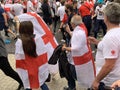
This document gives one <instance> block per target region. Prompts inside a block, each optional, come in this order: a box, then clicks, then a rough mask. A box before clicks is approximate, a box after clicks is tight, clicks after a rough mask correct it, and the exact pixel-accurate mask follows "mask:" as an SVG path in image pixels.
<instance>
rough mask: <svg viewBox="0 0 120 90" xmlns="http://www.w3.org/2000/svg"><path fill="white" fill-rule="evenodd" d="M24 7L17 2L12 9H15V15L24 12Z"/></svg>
mask: <svg viewBox="0 0 120 90" xmlns="http://www.w3.org/2000/svg"><path fill="white" fill-rule="evenodd" d="M23 9H24V6H23V5H22V4H19V3H15V4H13V6H12V10H13V11H14V14H15V16H18V15H21V14H23Z"/></svg>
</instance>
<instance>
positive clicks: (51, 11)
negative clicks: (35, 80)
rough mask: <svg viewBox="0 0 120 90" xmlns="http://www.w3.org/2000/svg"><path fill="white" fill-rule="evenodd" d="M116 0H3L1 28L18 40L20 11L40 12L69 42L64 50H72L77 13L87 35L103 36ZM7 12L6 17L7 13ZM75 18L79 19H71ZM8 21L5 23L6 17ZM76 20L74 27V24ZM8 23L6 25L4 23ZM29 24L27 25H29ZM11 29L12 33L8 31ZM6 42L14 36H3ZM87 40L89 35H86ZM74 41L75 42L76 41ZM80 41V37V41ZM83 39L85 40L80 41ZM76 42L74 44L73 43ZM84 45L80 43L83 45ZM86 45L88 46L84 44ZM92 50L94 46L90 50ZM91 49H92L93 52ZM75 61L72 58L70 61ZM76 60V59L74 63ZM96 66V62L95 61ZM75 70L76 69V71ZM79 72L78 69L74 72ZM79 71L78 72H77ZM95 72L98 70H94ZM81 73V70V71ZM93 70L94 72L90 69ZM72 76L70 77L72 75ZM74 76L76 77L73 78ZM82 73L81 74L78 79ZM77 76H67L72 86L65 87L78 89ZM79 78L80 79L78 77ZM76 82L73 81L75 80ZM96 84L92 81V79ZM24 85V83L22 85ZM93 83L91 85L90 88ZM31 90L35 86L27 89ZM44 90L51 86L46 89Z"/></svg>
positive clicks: (54, 31)
mask: <svg viewBox="0 0 120 90" xmlns="http://www.w3.org/2000/svg"><path fill="white" fill-rule="evenodd" d="M111 2H113V1H112V0H105V1H104V0H78V1H77V0H13V1H12V0H1V3H0V11H1V13H0V14H1V15H0V28H1V31H2V30H4V31H5V37H11V35H13V36H12V37H13V38H12V39H14V40H16V39H17V38H19V35H20V34H19V30H20V29H19V27H18V23H19V21H17V20H16V17H19V16H20V15H24V14H25V13H30V12H34V13H37V14H38V15H39V16H40V17H41V18H42V19H43V20H44V22H45V24H46V25H47V26H48V27H49V29H50V31H51V33H52V35H53V36H54V35H55V34H56V33H62V39H61V41H65V42H66V46H65V47H63V48H64V49H63V51H64V50H66V51H70V52H72V48H73V47H71V48H70V44H71V45H72V44H73V43H75V42H74V41H71V38H72V39H73V36H72V34H71V32H72V31H73V32H74V30H76V29H75V27H76V26H77V25H78V24H77V25H76V22H77V19H76V17H74V16H75V15H78V16H81V18H78V20H82V22H80V23H79V24H80V27H82V28H83V29H84V30H86V31H85V32H87V33H84V34H85V36H87V37H88V36H93V37H95V38H96V39H99V40H101V39H102V38H103V37H104V35H105V34H106V32H107V28H108V27H107V26H106V24H105V22H104V12H103V11H104V9H105V8H106V6H107V5H108V4H110V3H111ZM115 2H117V3H119V0H118V1H117V0H115ZM2 15H4V18H3V16H2ZM72 18H74V19H75V20H76V22H75V21H74V22H71V21H72V20H73V19H72ZM1 20H2V21H4V22H5V23H3V22H2V21H1ZM72 23H73V24H75V26H74V28H73V24H72ZM2 25H4V26H2ZM26 28H27V27H26ZM8 33H11V35H10V34H8ZM3 40H4V42H5V43H6V44H9V43H10V42H11V40H10V39H6V38H5V39H3ZM85 40H86V42H88V41H87V38H86V39H85ZM72 42H73V43H72ZM76 42H77V41H76ZM80 42H81V43H82V41H80ZM72 46H74V45H72ZM79 48H80V47H79ZM82 48H84V47H82ZM94 48H95V51H96V49H97V45H95V47H94ZM90 51H91V50H90ZM73 52H74V50H73ZM92 52H94V51H91V52H90V53H91V54H92ZM69 63H71V61H70V62H69ZM71 64H72V63H71ZM93 67H94V65H93ZM73 72H74V71H73ZM74 73H75V72H74ZM76 73H77V74H78V72H76ZM93 73H94V71H93ZM79 74H80V73H79ZM89 74H90V73H89ZM69 78H70V77H69ZM72 78H73V81H71V79H72ZM78 78H79V77H77V79H78ZM75 80H76V78H75V77H71V78H70V79H67V81H68V86H69V87H67V88H64V90H76V88H75V87H76V85H74V84H73V82H75ZM78 81H79V80H78ZM71 82H72V83H71ZM91 84H92V82H91ZM20 86H21V87H22V85H20ZM89 87H90V86H89V85H88V88H89ZM26 90H31V89H29V88H28V89H26ZM43 90H49V89H44V87H43Z"/></svg>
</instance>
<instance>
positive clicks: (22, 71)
mask: <svg viewBox="0 0 120 90" xmlns="http://www.w3.org/2000/svg"><path fill="white" fill-rule="evenodd" d="M17 18H18V20H19V21H20V22H22V21H31V22H32V23H33V26H34V34H35V35H36V36H35V43H36V52H37V54H38V57H37V58H31V57H29V56H27V55H25V54H24V52H23V47H22V41H21V40H20V39H18V40H17V42H16V50H15V56H16V68H17V72H18V74H19V76H20V77H21V79H22V81H23V84H24V87H25V88H39V87H40V86H41V85H42V84H43V83H44V82H45V80H46V79H47V77H48V74H49V70H48V63H47V62H48V60H49V58H50V57H51V55H52V53H53V51H54V49H55V47H56V46H57V41H56V39H55V37H54V36H53V35H52V33H51V31H50V30H49V28H48V26H47V25H46V24H45V23H44V21H43V20H42V18H41V17H40V16H38V15H37V14H36V13H25V14H22V15H19V16H17ZM32 77H34V78H32Z"/></svg>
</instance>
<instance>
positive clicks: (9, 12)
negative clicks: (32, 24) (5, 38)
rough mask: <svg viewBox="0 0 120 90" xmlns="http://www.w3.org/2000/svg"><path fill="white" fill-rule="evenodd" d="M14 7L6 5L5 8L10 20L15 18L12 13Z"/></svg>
mask: <svg viewBox="0 0 120 90" xmlns="http://www.w3.org/2000/svg"><path fill="white" fill-rule="evenodd" d="M12 6H13V4H5V6H4V10H5V12H6V13H7V16H8V18H10V19H13V18H14V16H13V14H12V13H11V11H12Z"/></svg>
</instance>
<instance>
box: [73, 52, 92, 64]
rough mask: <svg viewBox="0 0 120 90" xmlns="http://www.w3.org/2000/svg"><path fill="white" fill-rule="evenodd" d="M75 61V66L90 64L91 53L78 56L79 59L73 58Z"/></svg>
mask: <svg viewBox="0 0 120 90" xmlns="http://www.w3.org/2000/svg"><path fill="white" fill-rule="evenodd" d="M73 59H74V63H75V65H82V64H85V63H87V62H89V61H90V60H91V59H92V58H91V53H89V52H88V53H86V54H84V55H82V56H78V57H77V56H75V57H73Z"/></svg>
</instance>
